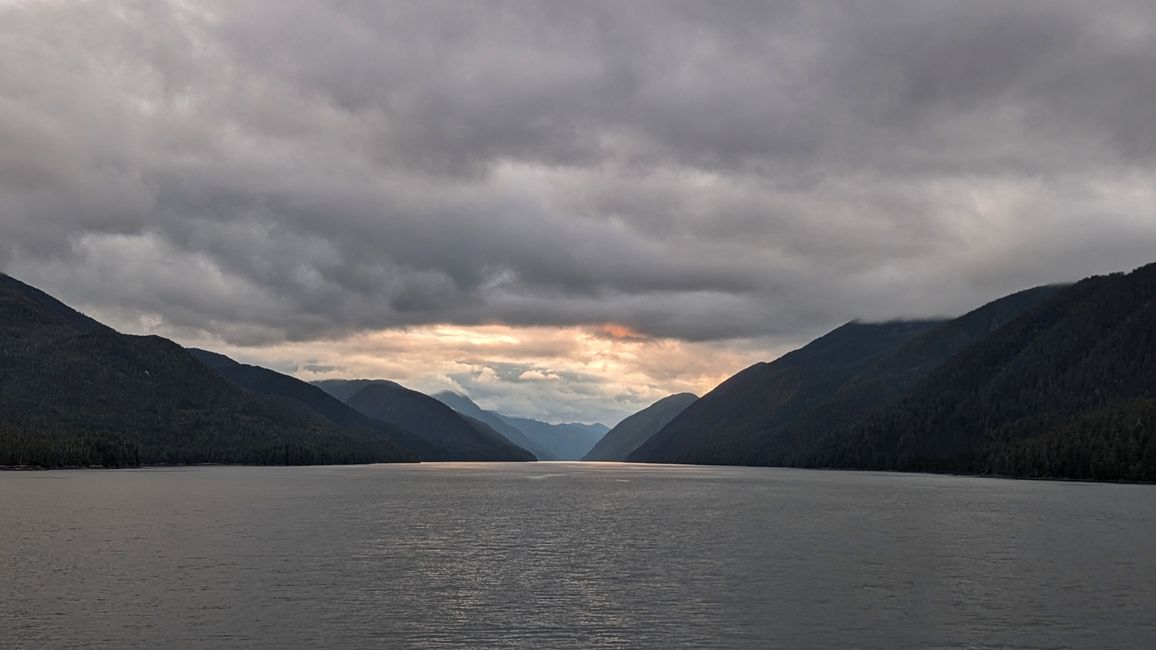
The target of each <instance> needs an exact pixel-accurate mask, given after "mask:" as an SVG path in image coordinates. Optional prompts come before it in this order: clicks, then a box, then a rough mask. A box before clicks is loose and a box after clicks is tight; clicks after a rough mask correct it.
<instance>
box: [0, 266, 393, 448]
mask: <svg viewBox="0 0 1156 650" xmlns="http://www.w3.org/2000/svg"><path fill="white" fill-rule="evenodd" d="M409 458H410V456H409V455H408V454H407V453H406V452H404V451H402V450H400V449H398V448H397V447H395V446H394V445H392V444H390V443H389V442H388V441H386V440H383V439H381V438H379V437H376V436H370V435H364V434H360V433H356V432H351V431H343V430H341V429H340V428H338V427H336V426H334V425H333V424H332V423H330V422H329V421H327V420H326V419H325V418H323V417H321V416H320V415H318V414H316V413H315V412H314V411H312V410H311V409H308V408H305V407H304V406H302V405H301V404H299V403H296V402H294V401H292V400H287V399H281V398H273V397H267V396H261V395H255V394H252V393H249V392H247V391H244V390H242V389H241V388H239V387H237V386H235V385H233V384H232V383H230V382H228V381H226V380H225V379H223V378H222V377H220V376H219V375H217V374H216V373H215V372H213V371H212V370H210V369H209V368H207V367H206V366H205V365H203V364H202V363H200V362H199V361H197V360H196V359H194V358H193V357H192V356H191V355H190V354H189V353H188V352H187V351H185V350H184V349H182V348H181V347H180V346H178V345H177V344H175V343H173V342H172V341H169V340H167V339H163V338H160V337H157V336H127V335H123V334H119V333H117V332H115V331H114V330H112V329H110V328H108V327H105V326H103V325H101V324H100V323H97V322H96V321H94V320H92V319H90V318H88V317H86V316H84V315H82V314H80V313H78V312H76V311H74V310H72V309H71V308H69V307H67V306H66V305H64V304H62V303H60V302H59V301H57V300H55V299H53V298H51V297H50V296H48V295H47V294H44V293H43V292H41V291H39V290H37V289H34V288H32V287H30V286H28V285H26V284H24V283H22V282H19V281H18V280H16V279H14V278H12V277H10V276H7V275H3V274H0V465H17V466H40V467H69V466H92V465H100V466H105V467H115V466H132V465H139V464H170V463H171V464H187V463H244V464H310V463H352V462H384V461H398V460H406V459H409Z"/></svg>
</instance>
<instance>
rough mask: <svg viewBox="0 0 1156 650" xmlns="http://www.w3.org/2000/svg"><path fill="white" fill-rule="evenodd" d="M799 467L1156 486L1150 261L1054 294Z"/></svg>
mask: <svg viewBox="0 0 1156 650" xmlns="http://www.w3.org/2000/svg"><path fill="white" fill-rule="evenodd" d="M800 462H801V463H804V464H807V465H815V466H824V467H862V468H867V469H889V470H904V471H934V472H966V473H984V474H1005V475H1011V476H1030V477H1035V476H1040V477H1065V478H1089V479H1099V480H1112V479H1127V480H1145V481H1151V480H1156V264H1151V265H1148V266H1144V267H1141V268H1139V269H1136V270H1135V271H1133V272H1131V273H1128V274H1124V273H1115V274H1112V275H1108V276H1096V277H1091V278H1088V279H1086V280H1083V281H1081V282H1079V283H1077V284H1075V285H1073V286H1070V287H1067V288H1065V289H1063V290H1062V291H1060V292H1058V293H1056V294H1055V295H1054V296H1053V297H1052V298H1051V299H1050V300H1048V301H1046V302H1044V303H1042V304H1040V305H1039V306H1037V307H1035V308H1034V309H1032V310H1030V311H1028V312H1027V313H1025V314H1024V315H1023V316H1021V317H1020V318H1018V319H1015V320H1013V321H1011V322H1009V323H1007V324H1006V325H1005V326H1003V327H1001V328H999V329H997V330H995V331H994V332H992V333H991V334H990V335H988V336H986V337H984V338H982V339H980V340H979V341H978V342H977V343H976V344H974V345H972V346H970V347H968V348H967V349H965V350H964V351H962V352H961V353H960V354H958V355H956V356H954V357H953V358H951V359H950V360H948V361H947V362H946V363H944V364H943V365H942V366H941V367H939V368H937V369H936V370H935V371H934V372H933V373H932V374H931V375H930V376H929V377H927V379H926V380H925V381H923V382H922V383H921V384H920V385H919V386H918V387H917V388H916V389H915V390H914V391H912V392H911V394H910V395H909V396H908V397H907V398H905V399H904V400H903V401H902V402H900V403H898V404H895V405H894V406H892V407H890V408H887V409H885V410H882V411H880V412H878V413H875V414H873V415H872V416H871V417H870V418H869V419H868V420H866V421H865V422H863V423H862V424H861V425H860V426H857V427H855V428H854V429H853V430H851V431H849V432H843V433H840V434H839V435H832V436H827V437H826V438H825V439H823V440H822V441H821V444H820V445H818V446H817V448H816V449H815V451H814V452H813V453H811V454H809V455H806V456H803V457H801V458H800Z"/></svg>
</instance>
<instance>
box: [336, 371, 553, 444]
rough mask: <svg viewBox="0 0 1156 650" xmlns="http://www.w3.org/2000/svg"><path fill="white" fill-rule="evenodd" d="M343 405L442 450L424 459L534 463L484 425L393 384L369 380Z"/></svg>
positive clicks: (417, 393) (434, 400)
mask: <svg viewBox="0 0 1156 650" xmlns="http://www.w3.org/2000/svg"><path fill="white" fill-rule="evenodd" d="M346 403H347V404H349V406H352V407H353V408H355V409H357V410H358V411H361V412H362V413H364V414H366V415H368V416H370V417H372V418H376V419H378V420H381V421H383V422H388V423H390V424H393V425H395V426H398V427H401V428H403V429H406V430H408V431H411V432H413V433H415V434H416V435H418V436H421V437H422V438H423V439H425V440H427V441H428V442H430V443H433V444H434V445H437V446H439V447H441V448H442V449H443V451H442V452H441V453H440V454H438V455H437V457H434V458H428V459H426V460H443V461H450V460H488V461H520V460H535V458H534V455H533V454H531V453H530V452H528V451H526V450H525V449H522V448H521V447H518V446H517V445H515V444H513V443H511V442H510V441H509V440H507V439H506V438H505V437H503V436H502V434H500V433H498V432H497V431H494V429H493V428H491V427H490V426H488V425H486V424H485V423H484V422H480V421H478V420H469V419H467V418H465V417H463V416H461V415H459V414H458V413H457V412H456V411H454V410H453V409H451V408H450V407H448V406H446V405H445V404H442V403H441V402H439V401H437V400H436V399H434V398H432V397H430V396H428V395H424V394H422V393H419V392H417V391H414V390H410V389H408V388H406V387H404V386H401V385H400V384H396V383H394V382H392V381H385V380H372V381H368V382H367V383H365V384H364V385H363V386H362V387H361V389H360V390H358V391H357V392H356V393H354V394H353V395H352V396H351V397H350V398H349V399H348V400H347V402H346Z"/></svg>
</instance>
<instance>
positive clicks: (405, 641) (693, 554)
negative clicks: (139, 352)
mask: <svg viewBox="0 0 1156 650" xmlns="http://www.w3.org/2000/svg"><path fill="white" fill-rule="evenodd" d="M0 522H2V526H0V647H5V648H8V647H57V648H73V647H75V648H87V647H109V648H130V647H158V646H177V647H204V648H217V647H246V648H282V647H301V646H328V647H366V646H379V647H415V648H443V647H470V648H477V647H525V648H543V647H608V648H616V647H654V648H677V647H728V648H730V647H759V648H777V647H781V648H830V647H862V648H896V647H919V648H937V647H939V648H971V647H983V648H988V647H1015V648H1021V647H1022V648H1097V649H1098V648H1108V647H1114V648H1152V647H1156V487H1154V486H1137V485H1103V484H1076V483H1056V482H1031V481H1005V480H995V479H980V478H963V477H946V476H927V475H904V474H873V473H859V472H822V471H805V470H785V469H766V468H721V467H710V468H708V467H687V466H667V467H662V466H644V465H619V464H609V463H607V464H602V463H528V464H424V465H403V466H387V465H378V466H357V467H311V468H300V467H298V468H286V467H280V468H276V467H270V468H253V467H200V468H183V469H145V470H124V471H60V472H0Z"/></svg>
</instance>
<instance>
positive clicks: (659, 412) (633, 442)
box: [582, 393, 698, 461]
mask: <svg viewBox="0 0 1156 650" xmlns="http://www.w3.org/2000/svg"><path fill="white" fill-rule="evenodd" d="M696 400H698V396H697V395H695V394H694V393H677V394H675V395H670V396H668V397H664V398H662V399H660V400H658V401H657V402H655V403H653V404H651V405H650V406H648V407H646V408H644V409H642V410H641V411H639V412H637V413H635V414H633V415H631V416H629V417H627V418H626V419H624V420H623V421H621V422H619V423H618V424H617V425H615V426H614V428H612V429H611V430H610V431H609V432H607V433H606V435H605V436H603V437H602V439H601V440H599V441H598V444H596V445H594V448H593V449H591V450H590V451H589V452H588V453H587V454H586V455H585V456H583V457H582V460H618V461H622V460H626V457H627V456H629V455H630V454H631V452H633V451H634V450H635V449H637V448H638V447H639V446H640V445H642V444H643V443H644V442H646V441H647V440H649V439H650V438H651V437H652V436H654V434H656V433H658V432H659V431H661V430H662V428H663V427H664V426H666V424H667V423H668V422H670V421H671V420H673V419H674V418H675V417H676V416H677V415H678V414H679V413H682V412H683V411H684V410H686V408H687V407H688V406H690V405H691V404H693V403H694V402H695V401H696Z"/></svg>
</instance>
